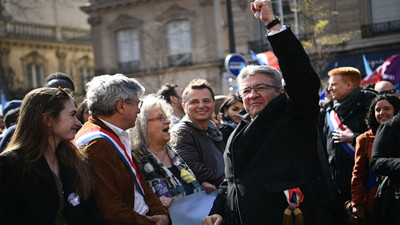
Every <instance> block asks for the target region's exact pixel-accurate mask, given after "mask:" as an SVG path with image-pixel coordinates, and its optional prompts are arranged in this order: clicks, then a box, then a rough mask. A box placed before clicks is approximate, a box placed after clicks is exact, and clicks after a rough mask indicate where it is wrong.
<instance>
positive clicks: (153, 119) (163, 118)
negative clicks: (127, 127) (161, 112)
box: [148, 116, 168, 123]
mask: <svg viewBox="0 0 400 225" xmlns="http://www.w3.org/2000/svg"><path fill="white" fill-rule="evenodd" d="M166 119H168V117H166V116H159V117H155V118H150V119H149V120H148V121H149V122H152V121H157V120H158V121H160V122H163V123H164V122H165V120H166Z"/></svg>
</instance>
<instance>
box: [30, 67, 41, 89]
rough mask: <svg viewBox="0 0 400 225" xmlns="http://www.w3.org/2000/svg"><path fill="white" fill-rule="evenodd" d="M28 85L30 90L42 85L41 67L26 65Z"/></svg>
mask: <svg viewBox="0 0 400 225" xmlns="http://www.w3.org/2000/svg"><path fill="white" fill-rule="evenodd" d="M26 69H27V72H28V79H29V85H30V87H31V88H38V87H42V86H43V83H44V71H43V65H40V64H32V63H31V64H28V65H27V68H26Z"/></svg>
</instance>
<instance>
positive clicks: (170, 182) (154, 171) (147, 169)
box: [136, 145, 201, 199]
mask: <svg viewBox="0 0 400 225" xmlns="http://www.w3.org/2000/svg"><path fill="white" fill-rule="evenodd" d="M166 151H167V154H168V155H169V157H170V158H171V164H172V165H174V166H176V167H177V168H178V170H179V171H180V178H181V180H183V181H184V182H186V183H187V184H190V185H191V186H192V189H193V193H195V192H198V191H200V190H201V186H200V184H199V182H198V181H197V180H196V177H195V175H194V173H193V172H192V170H191V169H190V168H189V166H188V165H187V164H186V163H185V162H184V161H183V160H182V158H181V157H180V156H179V155H178V153H177V152H176V151H174V150H173V149H171V148H170V147H169V146H168V145H167V146H166ZM136 154H137V156H138V157H139V158H140V161H141V163H142V172H143V174H144V176H145V178H146V180H147V182H148V183H149V185H150V187H152V188H153V191H154V193H156V195H157V196H159V197H160V196H165V197H168V198H172V197H174V198H175V199H178V198H181V197H183V196H186V195H187V194H186V192H185V189H184V188H183V186H182V184H181V182H180V181H179V179H178V178H177V177H176V176H174V175H173V174H172V173H171V171H170V170H169V169H168V168H167V167H166V166H164V165H163V164H162V162H161V161H160V160H159V159H158V158H157V156H156V155H155V154H154V153H153V152H152V151H151V150H149V149H148V148H146V149H141V150H140V151H138V152H136Z"/></svg>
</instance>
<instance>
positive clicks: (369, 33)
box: [361, 20, 400, 38]
mask: <svg viewBox="0 0 400 225" xmlns="http://www.w3.org/2000/svg"><path fill="white" fill-rule="evenodd" d="M393 33H400V20H395V21H388V22H384V23H374V24H368V25H363V26H361V35H362V38H371V37H375V36H380V35H388V34H393Z"/></svg>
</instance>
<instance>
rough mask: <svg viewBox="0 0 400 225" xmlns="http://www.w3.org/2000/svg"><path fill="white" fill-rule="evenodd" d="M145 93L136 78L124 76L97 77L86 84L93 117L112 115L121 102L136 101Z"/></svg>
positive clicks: (87, 98) (87, 97) (89, 106)
mask: <svg viewBox="0 0 400 225" xmlns="http://www.w3.org/2000/svg"><path fill="white" fill-rule="evenodd" d="M143 93H144V87H143V86H142V85H141V84H140V83H139V82H138V81H137V80H136V79H135V78H128V77H126V76H125V75H123V74H115V75H108V74H107V75H101V76H96V77H94V78H93V79H92V80H91V81H90V82H89V83H87V84H86V100H87V104H88V108H89V111H90V112H91V113H92V114H93V115H104V116H107V115H112V114H113V113H114V112H115V110H116V108H117V102H118V101H119V100H121V99H122V100H136V99H139V98H140V97H141V96H142V95H143ZM132 98H135V99H132Z"/></svg>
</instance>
